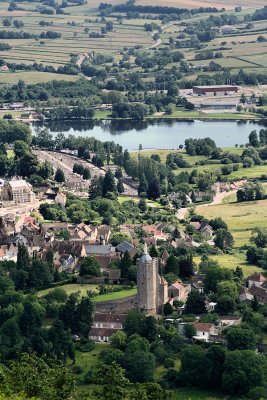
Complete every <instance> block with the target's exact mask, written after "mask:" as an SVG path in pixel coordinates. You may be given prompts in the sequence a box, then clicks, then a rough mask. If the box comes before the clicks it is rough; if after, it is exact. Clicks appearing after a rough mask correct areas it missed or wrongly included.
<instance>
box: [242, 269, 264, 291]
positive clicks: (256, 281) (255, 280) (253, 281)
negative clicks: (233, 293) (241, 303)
mask: <svg viewBox="0 0 267 400" xmlns="http://www.w3.org/2000/svg"><path fill="white" fill-rule="evenodd" d="M266 281H267V279H266V278H265V276H263V275H262V274H259V273H257V272H255V273H254V274H252V275H250V276H249V277H248V279H247V282H248V288H251V287H252V286H258V287H259V286H261V285H262V284H263V283H265V282H266Z"/></svg>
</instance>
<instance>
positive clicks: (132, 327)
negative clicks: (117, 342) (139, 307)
mask: <svg viewBox="0 0 267 400" xmlns="http://www.w3.org/2000/svg"><path fill="white" fill-rule="evenodd" d="M145 318H146V317H145V315H144V314H143V313H141V312H140V311H135V310H134V311H129V312H128V314H127V317H126V318H125V320H124V323H123V330H124V332H125V333H126V334H127V336H131V335H134V334H135V333H137V334H139V335H142V333H143V331H144V326H145Z"/></svg>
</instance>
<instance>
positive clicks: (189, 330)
mask: <svg viewBox="0 0 267 400" xmlns="http://www.w3.org/2000/svg"><path fill="white" fill-rule="evenodd" d="M184 330H185V336H186V337H187V338H188V339H192V337H193V336H195V334H196V328H195V326H194V325H193V324H186V325H185V327H184Z"/></svg>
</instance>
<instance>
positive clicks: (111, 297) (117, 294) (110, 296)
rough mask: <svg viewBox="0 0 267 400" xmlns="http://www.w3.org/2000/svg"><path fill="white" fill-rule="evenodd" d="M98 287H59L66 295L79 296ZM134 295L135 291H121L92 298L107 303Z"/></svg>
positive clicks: (79, 285)
mask: <svg viewBox="0 0 267 400" xmlns="http://www.w3.org/2000/svg"><path fill="white" fill-rule="evenodd" d="M97 287H98V285H92V284H89V283H87V284H80V283H68V284H66V285H63V286H60V288H62V289H64V290H65V291H66V292H67V294H68V295H70V294H71V293H75V292H80V296H86V294H87V291H88V290H92V291H94V292H96V291H97ZM53 289H54V288H49V289H45V290H40V291H39V292H37V296H38V297H42V296H45V295H46V294H47V293H49V292H51V290H53ZM134 294H136V289H135V288H134V289H129V290H121V291H120V292H113V293H107V294H101V295H98V296H97V297H95V298H94V300H95V301H97V302H102V301H109V300H117V299H123V298H125V297H128V296H133V295H134Z"/></svg>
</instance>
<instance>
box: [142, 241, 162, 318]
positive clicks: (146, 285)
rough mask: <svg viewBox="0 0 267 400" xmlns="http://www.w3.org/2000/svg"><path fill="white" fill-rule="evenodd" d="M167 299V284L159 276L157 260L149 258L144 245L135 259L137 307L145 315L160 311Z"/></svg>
mask: <svg viewBox="0 0 267 400" xmlns="http://www.w3.org/2000/svg"><path fill="white" fill-rule="evenodd" d="M167 301H168V284H167V282H166V281H165V279H164V278H162V277H161V276H159V262H158V259H157V258H151V257H150V255H149V254H148V251H147V245H146V244H145V246H144V253H143V254H142V256H141V257H140V258H139V259H138V260H137V308H138V309H139V310H140V311H143V312H144V313H145V314H146V315H154V314H156V313H158V312H160V311H161V309H162V306H163V304H165V303H166V302H167Z"/></svg>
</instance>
